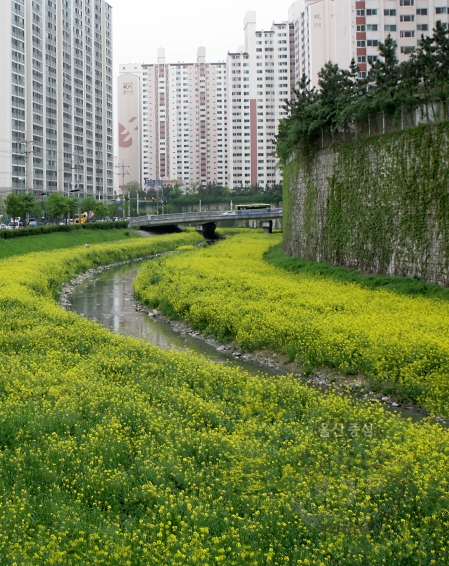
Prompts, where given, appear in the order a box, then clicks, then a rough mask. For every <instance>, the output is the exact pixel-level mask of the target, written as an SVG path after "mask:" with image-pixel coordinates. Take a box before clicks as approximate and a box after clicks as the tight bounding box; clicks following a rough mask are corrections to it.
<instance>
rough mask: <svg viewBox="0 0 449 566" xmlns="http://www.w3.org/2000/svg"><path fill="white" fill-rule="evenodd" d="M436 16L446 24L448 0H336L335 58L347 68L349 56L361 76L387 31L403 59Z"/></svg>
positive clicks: (433, 23)
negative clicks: (359, 0) (354, 62)
mask: <svg viewBox="0 0 449 566" xmlns="http://www.w3.org/2000/svg"><path fill="white" fill-rule="evenodd" d="M438 20H440V21H441V22H442V23H443V25H444V26H445V27H446V28H447V26H448V0H380V1H379V0H365V1H363V2H354V1H352V0H338V1H336V2H335V37H336V58H335V61H336V62H337V63H338V64H339V66H340V67H342V68H348V67H349V63H350V61H351V59H352V58H354V59H355V61H356V62H357V64H358V66H359V67H360V74H361V76H365V75H366V73H367V72H369V64H368V63H369V61H370V60H373V59H375V58H376V57H377V55H378V50H377V46H378V44H379V41H382V42H384V41H385V39H386V37H387V36H388V34H390V35H391V37H392V38H393V39H394V40H395V42H396V44H397V46H398V50H397V53H398V58H399V60H400V61H404V60H405V59H407V58H408V56H409V54H410V52H411V51H412V50H413V49H414V48H416V47H417V46H418V45H419V44H420V39H421V35H424V36H426V35H432V29H433V28H434V27H435V25H436V22H437V21H438Z"/></svg>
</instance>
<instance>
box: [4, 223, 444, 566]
mask: <svg viewBox="0 0 449 566" xmlns="http://www.w3.org/2000/svg"><path fill="white" fill-rule="evenodd" d="M197 241H199V238H198V236H197V235H196V234H182V235H171V236H161V237H158V238H152V239H144V240H142V241H140V240H139V241H138V240H133V241H129V242H126V243H120V242H117V243H115V244H101V245H96V246H91V247H90V248H89V249H86V248H76V249H70V250H59V251H54V252H46V253H33V254H29V255H27V256H17V257H14V258H11V259H8V260H5V261H2V262H1V263H0V362H1V363H0V564H2V566H3V565H5V566H6V565H7V566H13V565H27V566H29V565H31V566H37V565H45V566H47V565H54V564H58V565H63V566H66V565H68V566H71V565H73V566H75V565H80V564H82V565H104V566H106V565H107V566H115V565H117V566H119V565H120V566H123V565H125V566H140V565H149V566H151V565H153V564H161V565H179V566H181V565H193V564H201V566H206V565H207V566H212V565H215V564H218V563H223V564H226V565H228V564H229V565H247V564H249V565H252V566H260V565H264V564H273V565H275V564H279V565H280V564H289V565H291V564H295V565H313V566H315V565H317V566H323V565H335V566H337V565H372V564H386V565H388V566H389V565H404V566H405V565H420V566H421V565H428V564H429V565H430V564H435V565H441V564H447V563H448V544H449V541H448V536H449V535H448V533H449V490H448V481H449V443H448V432H447V431H445V430H443V429H441V428H440V427H439V426H438V425H431V424H428V423H422V424H420V425H413V424H411V423H409V422H407V421H404V420H402V419H400V418H399V417H397V416H395V415H389V414H386V413H385V412H384V411H383V410H382V409H380V408H378V407H371V406H370V407H367V406H364V405H363V404H359V403H355V402H353V401H351V400H349V399H347V398H343V397H340V396H337V395H335V394H326V395H325V394H322V393H320V392H317V391H314V390H312V389H310V388H308V387H306V386H303V385H301V384H300V383H299V382H298V381H297V380H295V379H293V378H292V377H288V376H287V377H279V378H267V377H264V376H260V377H252V376H250V375H248V374H247V373H245V372H244V371H242V370H239V369H235V368H234V369H233V368H228V367H224V366H216V365H214V364H212V363H210V362H208V361H207V360H205V359H203V358H201V357H197V356H194V355H193V354H192V355H189V354H182V353H177V352H167V351H162V350H159V349H158V348H156V347H153V346H151V345H149V344H147V343H144V342H143V341H139V340H137V339H134V338H129V337H124V336H121V335H114V334H112V333H110V332H108V331H107V330H105V329H103V328H102V327H101V326H100V325H99V324H96V323H94V322H91V321H87V320H85V319H83V318H80V317H77V316H76V315H75V314H73V313H71V312H66V311H64V310H62V309H61V308H60V307H59V306H57V304H56V302H55V297H56V296H57V292H58V289H59V288H60V285H61V283H62V282H64V281H68V280H70V278H71V277H72V276H73V275H74V274H75V273H79V272H83V271H86V270H87V269H89V268H91V267H95V266H97V265H105V264H108V263H111V262H113V261H120V260H125V259H130V258H136V257H141V256H143V255H147V254H154V253H159V252H162V251H167V250H169V249H175V248H178V247H184V246H190V245H192V244H194V243H195V242H197ZM241 242H242V240H241ZM236 243H238V239H236ZM226 245H227V243H226ZM240 245H242V243H241V244H240ZM255 245H256V242H255ZM219 247H220V246H217V247H216V248H214V249H213V250H207V251H206V252H194V254H193V255H190V254H191V252H185V253H184V254H177V255H176V259H177V260H179V261H180V262H181V264H182V262H184V261H185V260H186V259H189V263H190V267H191V268H192V269H197V268H198V265H197V260H196V258H197V257H200V255H201V254H203V253H205V258H207V257H208V254H209V253H212V252H214V253H216V251H218V250H219ZM184 249H185V248H184ZM196 254H198V256H197V255H196ZM211 257H212V256H211ZM214 261H215V260H214ZM164 263H165V262H164ZM206 263H207V262H206ZM170 264H171V260H169V261H168V262H167V266H168V265H170ZM223 264H224V265H223V268H224V267H225V264H226V261H224V262H223ZM238 265H239V264H238V262H237V261H235V266H236V267H237V266H238ZM160 267H161V266H160ZM254 275H255V276H256V275H257V273H255V274H254ZM160 276H161V277H163V274H162V273H161V274H160ZM198 281H199V284H203V282H202V281H201V279H199V280H198ZM181 283H182V280H180V281H179V284H180V285H181ZM243 285H244V283H243ZM214 292H215V291H214ZM242 292H243V289H242ZM229 295H230V289H229Z"/></svg>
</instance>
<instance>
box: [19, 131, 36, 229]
mask: <svg viewBox="0 0 449 566" xmlns="http://www.w3.org/2000/svg"><path fill="white" fill-rule="evenodd" d="M22 143H23V144H24V145H25V150H24V151H22V152H21V153H20V156H21V157H23V159H24V161H25V194H27V193H28V161H29V159H30V155H31V154H32V153H33V151H34V146H33V142H32V141H30V140H25V141H24V142H22ZM29 144H31V149H28V147H29ZM29 217H30V213H29V212H28V211H27V212H26V219H25V223H26V225H28V222H29Z"/></svg>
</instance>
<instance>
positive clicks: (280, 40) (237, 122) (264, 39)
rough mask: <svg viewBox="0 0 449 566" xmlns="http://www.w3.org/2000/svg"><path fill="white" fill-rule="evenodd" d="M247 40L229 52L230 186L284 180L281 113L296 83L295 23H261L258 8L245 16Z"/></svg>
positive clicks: (266, 183)
mask: <svg viewBox="0 0 449 566" xmlns="http://www.w3.org/2000/svg"><path fill="white" fill-rule="evenodd" d="M244 33H245V45H244V46H243V47H241V48H239V49H238V50H236V51H235V52H229V53H228V57H227V78H228V130H229V135H228V155H229V159H228V160H229V173H230V174H229V187H230V188H231V189H234V188H236V187H239V186H245V185H250V186H254V185H259V186H263V187H265V186H271V185H273V184H276V183H280V182H282V173H281V171H280V170H279V169H277V167H276V165H277V159H276V157H275V156H274V151H275V146H274V136H275V135H276V134H277V128H278V123H279V119H281V118H282V117H283V116H285V115H286V114H287V112H286V110H285V100H286V99H290V98H291V97H292V90H291V89H292V87H293V86H294V84H295V59H294V27H293V24H290V23H289V22H287V21H285V22H281V23H273V25H272V27H271V29H269V30H257V29H256V13H255V12H254V11H250V12H248V13H247V14H246V17H245V19H244Z"/></svg>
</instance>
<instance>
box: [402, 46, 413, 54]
mask: <svg viewBox="0 0 449 566" xmlns="http://www.w3.org/2000/svg"><path fill="white" fill-rule="evenodd" d="M414 50H415V48H414V47H401V53H413V51H414Z"/></svg>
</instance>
